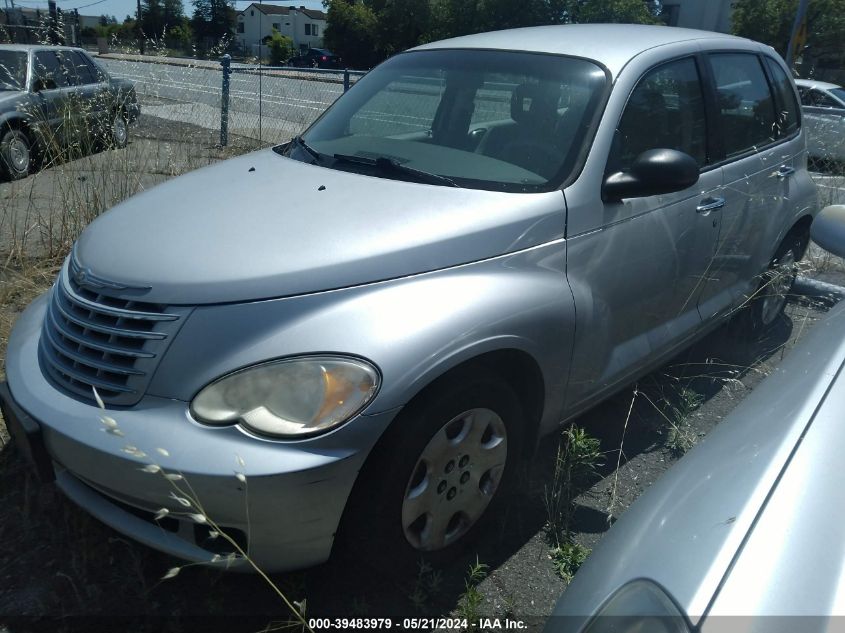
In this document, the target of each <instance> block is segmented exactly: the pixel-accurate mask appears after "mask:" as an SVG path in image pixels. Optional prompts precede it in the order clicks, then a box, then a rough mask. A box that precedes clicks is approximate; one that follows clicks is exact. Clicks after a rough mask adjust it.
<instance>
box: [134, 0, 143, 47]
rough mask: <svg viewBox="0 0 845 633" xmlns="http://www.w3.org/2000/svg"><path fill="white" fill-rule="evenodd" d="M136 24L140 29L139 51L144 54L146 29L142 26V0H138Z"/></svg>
mask: <svg viewBox="0 0 845 633" xmlns="http://www.w3.org/2000/svg"><path fill="white" fill-rule="evenodd" d="M135 22H136V24H135V26H136V27H137V29H138V51H139V52H140V53H141V55H143V54H144V29H142V28H141V0H138V13H137V14H136V18H135Z"/></svg>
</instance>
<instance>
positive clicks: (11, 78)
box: [0, 51, 26, 90]
mask: <svg viewBox="0 0 845 633" xmlns="http://www.w3.org/2000/svg"><path fill="white" fill-rule="evenodd" d="M25 87H26V53H23V52H21V51H0V90H24V89H25Z"/></svg>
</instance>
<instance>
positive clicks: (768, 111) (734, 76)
mask: <svg viewBox="0 0 845 633" xmlns="http://www.w3.org/2000/svg"><path fill="white" fill-rule="evenodd" d="M709 58H710V64H711V66H712V68H713V75H714V77H715V80H716V96H717V98H718V108H719V118H720V122H721V130H722V141H723V143H724V147H725V154H726V157H727V158H731V157H734V156H738V155H740V154H744V153H745V152H748V151H751V150H756V149H758V148H760V147H764V146H766V145H769V144H770V143H772V142H774V141H775V140H776V139H777V138H778V125H777V115H776V112H775V103H774V99H773V98H772V93H771V91H770V90H769V83H768V81H767V80H766V75H765V74H764V73H763V67H762V66H761V65H760V59H759V58H758V57H757V56H756V55H751V54H745V53H716V54H712V55H710V56H709Z"/></svg>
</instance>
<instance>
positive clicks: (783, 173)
mask: <svg viewBox="0 0 845 633" xmlns="http://www.w3.org/2000/svg"><path fill="white" fill-rule="evenodd" d="M794 173H795V168H794V167H787V166H786V165H781V168H780V169H778V170H777V171H776V172H775V175H776V176H777V177H778V178H779V179H780V180H783V179H784V178H786V177H787V176H791V175H792V174H794Z"/></svg>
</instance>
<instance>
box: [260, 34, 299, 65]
mask: <svg viewBox="0 0 845 633" xmlns="http://www.w3.org/2000/svg"><path fill="white" fill-rule="evenodd" d="M266 39H267V40H268V41H267V42H266V44H267V47H268V48H269V49H270V65H271V66H282V65H283V64H284V63H285V62H287V61H288V60H289V59H290V58H291V57H293V53H294V50H295V49H294V46H293V40H292V39H291V38H289V37H288V36H286V35H282V34H281V33H279V32H278V31H277V30H276V29H273V34H272V35H270V37H269V38H266Z"/></svg>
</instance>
